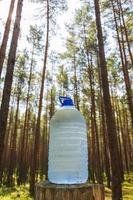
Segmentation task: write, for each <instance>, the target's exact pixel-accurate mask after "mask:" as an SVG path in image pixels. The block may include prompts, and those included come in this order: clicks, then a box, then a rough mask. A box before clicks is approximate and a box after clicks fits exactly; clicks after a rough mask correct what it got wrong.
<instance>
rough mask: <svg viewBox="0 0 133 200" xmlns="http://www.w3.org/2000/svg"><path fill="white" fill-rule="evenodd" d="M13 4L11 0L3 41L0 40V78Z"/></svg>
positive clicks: (13, 0)
mask: <svg viewBox="0 0 133 200" xmlns="http://www.w3.org/2000/svg"><path fill="white" fill-rule="evenodd" d="M14 4H15V0H11V4H10V8H9V13H8V17H7V21H6V25H5V31H4V35H3V39H2V43H1V47H0V77H1V73H2V68H3V63H4V59H5V54H6V47H7V41H8V37H9V32H10V26H11V21H12V13H13V10H14Z"/></svg>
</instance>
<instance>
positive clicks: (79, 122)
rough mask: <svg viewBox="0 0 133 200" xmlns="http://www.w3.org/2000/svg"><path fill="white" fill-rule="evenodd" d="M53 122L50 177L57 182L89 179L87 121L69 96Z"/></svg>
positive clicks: (69, 182)
mask: <svg viewBox="0 0 133 200" xmlns="http://www.w3.org/2000/svg"><path fill="white" fill-rule="evenodd" d="M59 99H60V102H61V104H62V107H61V108H60V109H59V110H58V111H57V112H56V113H55V114H54V116H53V117H52V119H51V121H50V141H49V159H48V179H49V181H50V182H52V183H56V184H80V183H85V182H86V181H87V179H88V150H87V149H88V148H87V130H86V122H85V119H84V117H83V116H82V114H81V113H80V112H79V111H78V110H77V109H76V108H75V107H74V105H73V102H72V100H71V99H70V98H69V97H59Z"/></svg>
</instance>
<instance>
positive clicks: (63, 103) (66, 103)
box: [59, 96, 73, 106]
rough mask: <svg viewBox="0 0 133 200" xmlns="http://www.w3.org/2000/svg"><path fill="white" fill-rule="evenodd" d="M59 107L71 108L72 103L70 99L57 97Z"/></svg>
mask: <svg viewBox="0 0 133 200" xmlns="http://www.w3.org/2000/svg"><path fill="white" fill-rule="evenodd" d="M59 100H60V103H61V106H73V101H72V99H71V98H70V97H63V96H59Z"/></svg>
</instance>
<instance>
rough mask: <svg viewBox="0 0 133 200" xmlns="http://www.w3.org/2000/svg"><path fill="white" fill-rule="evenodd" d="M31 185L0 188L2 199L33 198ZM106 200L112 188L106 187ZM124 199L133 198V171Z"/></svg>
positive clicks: (124, 188) (125, 188) (126, 184)
mask: <svg viewBox="0 0 133 200" xmlns="http://www.w3.org/2000/svg"><path fill="white" fill-rule="evenodd" d="M28 190H29V185H25V186H20V187H18V186H15V187H12V188H7V187H5V186H3V187H1V188H0V200H33V198H31V196H30V193H29V191H28ZM105 195H106V198H105V200H111V190H110V189H108V188H106V187H105ZM123 200H133V173H132V174H130V175H125V182H124V183H123Z"/></svg>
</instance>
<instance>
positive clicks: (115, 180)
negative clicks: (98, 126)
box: [94, 0, 122, 200]
mask: <svg viewBox="0 0 133 200" xmlns="http://www.w3.org/2000/svg"><path fill="white" fill-rule="evenodd" d="M94 6H95V15H96V27H97V38H98V47H99V67H100V73H101V82H102V90H103V102H104V109H105V115H106V123H107V134H108V141H109V150H110V157H111V170H112V199H113V200H120V199H122V186H121V182H122V178H121V173H120V171H119V169H120V162H119V151H118V143H117V132H116V125H115V119H114V114H113V110H112V106H111V99H110V92H109V83H108V73H107V67H106V60H105V52H104V43H103V33H102V26H101V17H100V8H99V0H94Z"/></svg>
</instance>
